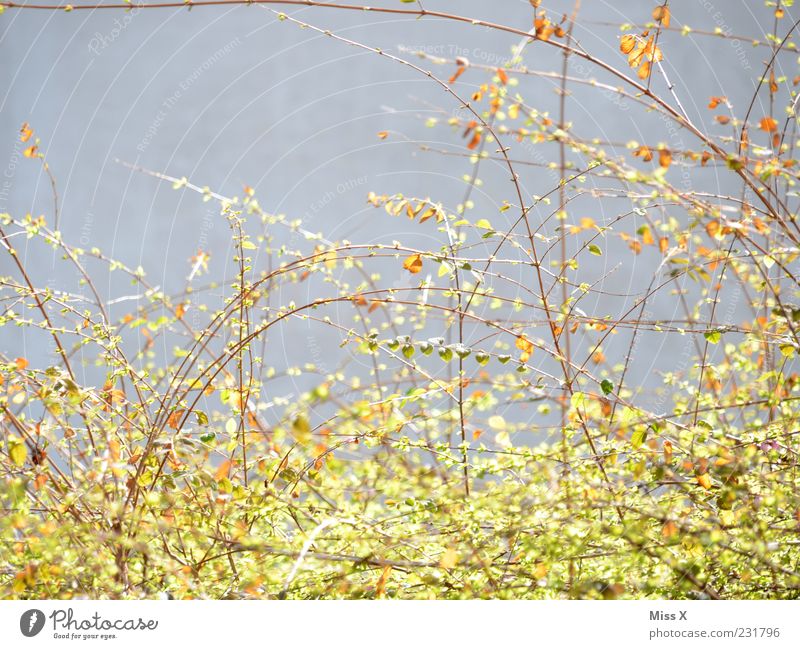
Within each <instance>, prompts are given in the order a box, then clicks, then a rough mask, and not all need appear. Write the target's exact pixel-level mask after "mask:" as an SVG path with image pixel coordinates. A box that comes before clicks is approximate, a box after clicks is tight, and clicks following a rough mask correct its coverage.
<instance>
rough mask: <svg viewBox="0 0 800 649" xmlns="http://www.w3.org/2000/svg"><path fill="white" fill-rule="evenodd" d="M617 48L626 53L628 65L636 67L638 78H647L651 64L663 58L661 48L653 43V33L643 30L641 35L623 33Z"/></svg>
mask: <svg viewBox="0 0 800 649" xmlns="http://www.w3.org/2000/svg"><path fill="white" fill-rule="evenodd" d="M619 49H620V51H621V52H622V53H623V54H625V55H627V57H628V65H629V66H630V67H632V68H638V71H637V75H638V77H639V78H640V79H647V77H649V76H650V67H651V64H652V63H657V62H658V61H661V60H662V58H663V55H662V53H661V48H660V47H658V46H657V45H656V43H655V35H654V34H650V33H649V32H644V33H643V34H642V35H641V36H640V35H638V34H625V35H624V36H623V37H622V38H621V39H620V45H619Z"/></svg>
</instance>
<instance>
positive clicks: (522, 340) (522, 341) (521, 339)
mask: <svg viewBox="0 0 800 649" xmlns="http://www.w3.org/2000/svg"><path fill="white" fill-rule="evenodd" d="M517 349H519V350H521V351H523V352H525V353H527V354H531V353H532V352H533V343H532V342H531V341H530V340H528V339H527V338H526V337H525V336H517Z"/></svg>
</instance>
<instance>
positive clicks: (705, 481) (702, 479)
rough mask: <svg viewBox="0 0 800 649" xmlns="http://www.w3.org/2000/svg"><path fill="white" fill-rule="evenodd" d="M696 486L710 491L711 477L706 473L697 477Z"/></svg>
mask: <svg viewBox="0 0 800 649" xmlns="http://www.w3.org/2000/svg"><path fill="white" fill-rule="evenodd" d="M697 484H699V485H700V486H701V487H703V489H706V490H708V489H711V476H709V475H708V474H707V473H703V474H702V475H699V476H697Z"/></svg>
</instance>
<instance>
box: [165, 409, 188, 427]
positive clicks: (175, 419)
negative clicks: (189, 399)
mask: <svg viewBox="0 0 800 649" xmlns="http://www.w3.org/2000/svg"><path fill="white" fill-rule="evenodd" d="M185 412H186V411H185V410H176V411H175V412H173V413H172V414H171V415H170V416H169V418H168V419H167V426H169V427H170V428H172V429H173V430H178V426H180V425H181V419H183V413H185Z"/></svg>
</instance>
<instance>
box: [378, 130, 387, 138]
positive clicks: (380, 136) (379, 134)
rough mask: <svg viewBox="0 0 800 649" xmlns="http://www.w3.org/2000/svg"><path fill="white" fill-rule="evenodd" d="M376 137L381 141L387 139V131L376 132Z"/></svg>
mask: <svg viewBox="0 0 800 649" xmlns="http://www.w3.org/2000/svg"><path fill="white" fill-rule="evenodd" d="M378 137H379V138H380V139H381V140H385V139H386V138H387V137H389V131H378Z"/></svg>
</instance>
